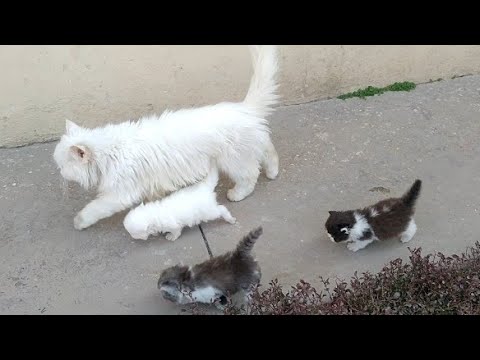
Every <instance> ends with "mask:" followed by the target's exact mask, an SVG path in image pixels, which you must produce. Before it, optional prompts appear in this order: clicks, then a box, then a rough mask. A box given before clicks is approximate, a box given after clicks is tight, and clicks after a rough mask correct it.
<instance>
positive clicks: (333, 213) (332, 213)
mask: <svg viewBox="0 0 480 360" xmlns="http://www.w3.org/2000/svg"><path fill="white" fill-rule="evenodd" d="M328 213H329V214H330V215H335V214H336V213H338V211H329V212H328Z"/></svg>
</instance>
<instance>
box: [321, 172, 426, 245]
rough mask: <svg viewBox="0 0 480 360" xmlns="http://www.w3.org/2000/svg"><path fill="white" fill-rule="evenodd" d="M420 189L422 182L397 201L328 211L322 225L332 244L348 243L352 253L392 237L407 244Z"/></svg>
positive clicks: (391, 200) (391, 199) (413, 228)
mask: <svg viewBox="0 0 480 360" xmlns="http://www.w3.org/2000/svg"><path fill="white" fill-rule="evenodd" d="M421 187H422V182H421V181H420V180H416V181H415V183H414V184H413V185H412V187H411V188H410V190H408V191H407V193H405V194H404V195H403V196H402V197H400V198H390V199H386V200H382V201H380V202H378V203H376V204H375V205H372V206H369V207H366V208H364V209H360V210H348V211H329V213H330V216H329V217H328V220H327V222H326V223H325V227H326V229H327V234H328V236H329V237H330V239H331V240H332V241H333V242H337V243H338V242H347V248H348V249H349V250H351V251H358V250H360V249H363V248H364V247H366V246H367V245H368V244H370V243H372V242H373V241H382V240H387V239H391V238H395V237H399V238H400V241H401V242H403V243H406V242H409V241H410V240H411V239H412V238H413V236H414V235H415V232H416V231H417V225H416V224H415V220H414V219H413V215H414V212H415V203H416V201H417V199H418V197H419V195H420V189H421Z"/></svg>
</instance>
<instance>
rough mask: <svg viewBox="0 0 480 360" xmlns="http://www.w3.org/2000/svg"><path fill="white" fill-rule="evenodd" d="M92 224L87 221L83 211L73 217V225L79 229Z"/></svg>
mask: <svg viewBox="0 0 480 360" xmlns="http://www.w3.org/2000/svg"><path fill="white" fill-rule="evenodd" d="M90 225H91V224H90V223H89V222H87V221H86V220H85V219H84V217H83V215H82V214H81V213H78V214H77V216H75V218H74V219H73V227H74V228H75V229H77V230H83V229H86V228H87V227H89V226H90Z"/></svg>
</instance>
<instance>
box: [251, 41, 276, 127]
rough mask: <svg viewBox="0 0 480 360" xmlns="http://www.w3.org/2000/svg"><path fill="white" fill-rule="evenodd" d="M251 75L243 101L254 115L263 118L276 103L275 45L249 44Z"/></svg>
mask: <svg viewBox="0 0 480 360" xmlns="http://www.w3.org/2000/svg"><path fill="white" fill-rule="evenodd" d="M249 49H250V54H251V57H252V62H253V76H252V79H251V80H250V87H249V88H248V92H247V95H246V96H245V99H244V100H243V103H244V104H245V105H247V106H248V107H249V108H250V109H251V110H253V112H254V114H255V116H256V117H259V118H262V119H264V118H265V117H267V116H268V115H269V114H271V113H272V112H273V108H272V106H274V105H276V104H277V103H278V99H279V96H278V94H277V88H278V84H277V82H276V75H277V72H278V59H277V47H276V46H275V45H262V46H259V45H250V46H249Z"/></svg>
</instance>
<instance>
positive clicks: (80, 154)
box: [70, 145, 92, 163]
mask: <svg viewBox="0 0 480 360" xmlns="http://www.w3.org/2000/svg"><path fill="white" fill-rule="evenodd" d="M70 152H71V153H72V155H73V157H74V158H75V159H76V160H78V161H81V162H82V163H87V162H89V161H90V159H91V158H92V152H91V151H90V149H89V148H88V147H86V146H83V145H72V146H70Z"/></svg>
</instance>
